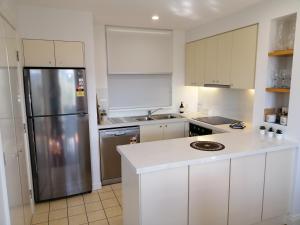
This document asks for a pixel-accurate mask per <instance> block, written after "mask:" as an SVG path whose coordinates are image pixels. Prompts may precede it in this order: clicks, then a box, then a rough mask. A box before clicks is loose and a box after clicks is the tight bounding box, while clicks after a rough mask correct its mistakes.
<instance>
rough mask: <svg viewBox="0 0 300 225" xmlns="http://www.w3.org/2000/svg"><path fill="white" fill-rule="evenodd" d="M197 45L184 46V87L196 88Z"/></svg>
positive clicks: (194, 43) (193, 43)
mask: <svg viewBox="0 0 300 225" xmlns="http://www.w3.org/2000/svg"><path fill="white" fill-rule="evenodd" d="M197 73H198V71H197V43H196V42H192V43H188V44H186V77H185V85H187V86H197Z"/></svg>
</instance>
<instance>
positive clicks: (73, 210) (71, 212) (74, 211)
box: [68, 205, 85, 216]
mask: <svg viewBox="0 0 300 225" xmlns="http://www.w3.org/2000/svg"><path fill="white" fill-rule="evenodd" d="M84 213H85V207H84V205H78V206H73V207H69V208H68V216H75V215H79V214H84Z"/></svg>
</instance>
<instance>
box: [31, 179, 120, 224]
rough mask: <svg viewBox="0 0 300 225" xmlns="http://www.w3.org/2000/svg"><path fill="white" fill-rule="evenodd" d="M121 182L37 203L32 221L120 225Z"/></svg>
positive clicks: (37, 222)
mask: <svg viewBox="0 0 300 225" xmlns="http://www.w3.org/2000/svg"><path fill="white" fill-rule="evenodd" d="M121 202H122V187H121V184H113V185H110V186H104V187H103V188H102V189H101V190H98V191H94V192H92V193H89V194H85V195H79V196H75V197H71V198H66V199H61V200H56V201H50V202H45V203H41V204H38V205H36V212H35V214H34V215H33V217H32V221H31V224H32V225H122V203H121Z"/></svg>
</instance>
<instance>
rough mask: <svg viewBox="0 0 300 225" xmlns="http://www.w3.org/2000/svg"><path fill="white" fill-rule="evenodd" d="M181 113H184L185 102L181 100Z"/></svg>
mask: <svg viewBox="0 0 300 225" xmlns="http://www.w3.org/2000/svg"><path fill="white" fill-rule="evenodd" d="M179 113H184V106H183V102H181V104H180V106H179Z"/></svg>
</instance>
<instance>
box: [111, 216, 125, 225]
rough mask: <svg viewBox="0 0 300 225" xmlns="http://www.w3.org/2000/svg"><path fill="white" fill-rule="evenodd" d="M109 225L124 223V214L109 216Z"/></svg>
mask: <svg viewBox="0 0 300 225" xmlns="http://www.w3.org/2000/svg"><path fill="white" fill-rule="evenodd" d="M108 222H109V225H122V224H123V218H122V216H116V217H111V218H108Z"/></svg>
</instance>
